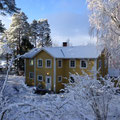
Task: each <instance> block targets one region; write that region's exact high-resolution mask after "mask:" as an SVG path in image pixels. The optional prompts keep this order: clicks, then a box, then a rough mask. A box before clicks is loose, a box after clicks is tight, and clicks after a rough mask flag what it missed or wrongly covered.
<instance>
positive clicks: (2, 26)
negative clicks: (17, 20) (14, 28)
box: [0, 20, 5, 33]
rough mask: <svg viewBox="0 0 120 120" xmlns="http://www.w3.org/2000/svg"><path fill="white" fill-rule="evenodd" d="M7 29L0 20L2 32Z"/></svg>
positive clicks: (0, 30) (0, 31)
mask: <svg viewBox="0 0 120 120" xmlns="http://www.w3.org/2000/svg"><path fill="white" fill-rule="evenodd" d="M4 31H5V27H4V25H3V24H2V21H1V20H0V33H3V32H4Z"/></svg>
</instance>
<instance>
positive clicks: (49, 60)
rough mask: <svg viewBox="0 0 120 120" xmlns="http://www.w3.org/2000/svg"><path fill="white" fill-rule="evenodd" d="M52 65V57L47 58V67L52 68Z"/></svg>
mask: <svg viewBox="0 0 120 120" xmlns="http://www.w3.org/2000/svg"><path fill="white" fill-rule="evenodd" d="M51 67H52V60H51V59H47V60H46V68H51Z"/></svg>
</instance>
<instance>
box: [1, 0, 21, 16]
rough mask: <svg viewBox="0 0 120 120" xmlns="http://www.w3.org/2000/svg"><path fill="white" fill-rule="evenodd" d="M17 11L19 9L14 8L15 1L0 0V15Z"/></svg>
mask: <svg viewBox="0 0 120 120" xmlns="http://www.w3.org/2000/svg"><path fill="white" fill-rule="evenodd" d="M18 10H20V9H19V8H17V7H16V4H15V0H0V14H2V15H6V13H8V14H12V13H14V12H18Z"/></svg>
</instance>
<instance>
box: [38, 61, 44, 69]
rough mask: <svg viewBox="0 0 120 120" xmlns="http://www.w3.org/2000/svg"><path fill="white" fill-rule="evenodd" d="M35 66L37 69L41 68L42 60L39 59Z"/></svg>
mask: <svg viewBox="0 0 120 120" xmlns="http://www.w3.org/2000/svg"><path fill="white" fill-rule="evenodd" d="M37 65H38V67H39V68H41V67H43V60H42V59H39V60H38V63H37Z"/></svg>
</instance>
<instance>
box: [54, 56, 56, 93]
mask: <svg viewBox="0 0 120 120" xmlns="http://www.w3.org/2000/svg"><path fill="white" fill-rule="evenodd" d="M54 92H56V59H55V58H54Z"/></svg>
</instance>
